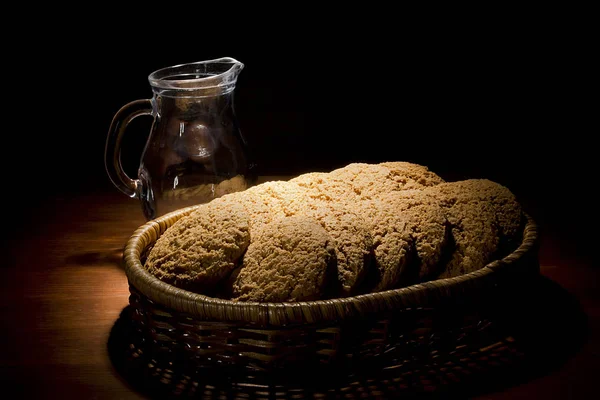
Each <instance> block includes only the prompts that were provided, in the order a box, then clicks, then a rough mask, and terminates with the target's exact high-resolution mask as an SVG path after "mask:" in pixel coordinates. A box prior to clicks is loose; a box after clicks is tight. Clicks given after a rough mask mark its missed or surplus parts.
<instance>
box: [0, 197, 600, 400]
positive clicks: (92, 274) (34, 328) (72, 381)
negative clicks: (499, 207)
mask: <svg viewBox="0 0 600 400" xmlns="http://www.w3.org/2000/svg"><path fill="white" fill-rule="evenodd" d="M42 220H43V221H44V223H43V224H38V223H34V221H42ZM9 221H15V222H18V223H19V226H20V227H21V229H19V230H17V231H16V232H11V235H10V236H8V235H5V236H7V237H6V238H5V239H4V240H3V247H5V248H6V249H5V250H3V251H4V254H8V258H7V260H8V262H6V261H5V263H4V265H2V269H1V271H2V274H3V275H2V280H1V282H2V283H1V285H2V290H0V299H1V300H0V304H1V307H2V312H1V314H0V315H1V318H2V330H1V332H2V341H1V343H2V351H1V352H0V368H1V369H2V372H1V377H2V382H3V389H4V391H5V392H9V393H11V392H12V393H14V392H15V391H16V393H17V396H16V397H18V398H49V397H52V398H83V399H135V398H143V396H142V395H141V394H139V393H137V392H136V391H135V390H133V388H132V387H131V386H130V385H129V384H128V383H127V382H126V381H125V380H124V379H122V378H121V377H120V375H119V374H118V373H117V372H116V371H115V369H114V368H113V365H112V364H111V362H110V360H109V357H108V354H107V340H108V337H109V333H110V330H111V328H112V327H113V325H114V324H115V322H116V321H117V319H118V317H119V314H120V313H121V311H122V310H123V309H124V307H126V306H127V304H128V285H127V279H126V277H125V272H124V271H123V268H122V266H121V262H120V261H121V260H120V257H121V249H122V247H123V246H124V244H125V242H126V241H127V239H128V237H129V236H130V235H131V233H133V231H134V230H135V229H136V228H137V227H139V226H140V225H142V224H143V223H144V222H145V221H144V219H143V216H142V213H141V210H140V207H139V204H138V202H137V200H133V199H130V198H127V197H126V196H124V195H121V194H120V193H118V192H116V190H113V191H110V190H108V191H104V192H100V193H89V194H84V195H76V196H75V195H64V196H61V197H55V198H53V199H52V200H50V201H48V202H46V203H45V205H44V206H42V207H38V208H37V209H35V210H33V211H32V212H31V213H30V214H29V215H27V216H25V215H23V216H22V215H13V216H12V218H9ZM563 239H564V238H562V237H559V236H553V235H552V234H547V235H545V236H544V237H543V240H542V247H541V250H540V261H541V264H542V273H543V274H544V275H545V276H547V277H548V278H550V279H551V280H553V281H554V282H556V283H558V284H559V285H560V286H562V287H563V288H564V289H566V290H567V291H568V292H569V293H571V294H573V295H574V296H575V297H576V298H577V299H578V300H579V302H580V304H581V307H582V308H583V310H584V311H585V313H586V314H587V316H588V324H589V329H590V333H589V337H588V338H587V341H586V343H585V344H584V345H583V347H582V348H581V349H580V350H578V352H577V353H576V354H575V355H573V356H572V357H570V358H569V359H568V360H567V361H566V362H564V363H562V365H561V366H559V367H558V368H557V369H555V370H554V371H551V372H549V373H547V374H546V375H545V376H542V377H538V378H535V379H532V380H531V381H529V382H525V383H522V384H519V385H518V386H515V387H510V388H506V389H505V390H502V391H501V392H494V393H486V394H483V395H481V396H480V397H478V398H481V399H504V398H507V399H530V398H545V399H563V398H575V399H588V398H590V393H593V392H592V391H593V390H595V389H596V388H597V379H598V371H600V295H599V293H598V291H597V290H596V284H597V283H598V282H599V279H598V278H599V276H600V274H599V269H598V268H593V267H592V265H591V262H590V261H585V260H578V259H573V258H571V255H572V253H571V252H568V251H567V250H566V247H565V246H566V244H564V242H563Z"/></svg>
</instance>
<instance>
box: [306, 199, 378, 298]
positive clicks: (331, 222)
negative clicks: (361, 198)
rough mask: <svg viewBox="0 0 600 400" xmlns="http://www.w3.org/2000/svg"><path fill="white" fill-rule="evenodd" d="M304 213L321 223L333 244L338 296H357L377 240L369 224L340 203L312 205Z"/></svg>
mask: <svg viewBox="0 0 600 400" xmlns="http://www.w3.org/2000/svg"><path fill="white" fill-rule="evenodd" d="M302 213H303V214H304V215H306V216H308V217H310V218H312V219H314V220H315V221H317V222H318V223H319V224H321V226H322V227H323V228H324V229H325V231H326V232H327V233H328V234H329V236H330V237H331V238H332V240H333V246H334V249H335V254H336V259H337V272H338V273H337V281H338V284H339V285H338V288H337V289H338V290H337V293H336V295H337V296H341V297H344V296H350V295H353V294H356V292H357V289H358V288H359V287H360V285H361V283H362V282H363V279H364V278H365V277H366V275H367V272H368V270H369V268H370V267H371V263H372V254H371V253H372V248H373V240H372V238H371V233H370V230H369V227H368V226H367V223H366V222H365V220H364V219H363V218H362V217H361V216H360V215H358V214H357V213H356V212H354V211H353V210H351V209H349V208H348V207H346V206H344V205H343V204H340V203H337V202H325V201H323V202H312V203H309V204H308V206H307V207H305V208H304V210H303V211H302Z"/></svg>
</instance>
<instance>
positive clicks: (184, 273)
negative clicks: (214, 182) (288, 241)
mask: <svg viewBox="0 0 600 400" xmlns="http://www.w3.org/2000/svg"><path fill="white" fill-rule="evenodd" d="M230 196H231V195H227V196H223V197H221V198H218V199H215V200H213V201H211V202H210V203H207V204H204V205H202V206H200V207H199V208H198V209H197V210H196V211H194V212H193V213H192V214H190V215H188V216H185V217H183V218H181V219H180V220H178V221H177V222H175V224H173V225H172V226H171V227H169V229H167V230H166V231H165V233H164V234H162V235H161V237H160V238H159V239H158V240H157V241H156V244H155V245H154V247H153V248H152V250H151V251H150V253H149V255H148V258H147V260H146V263H145V267H146V269H147V270H148V271H149V272H150V273H152V274H153V275H155V276H156V277H158V278H159V279H160V280H162V281H164V282H167V283H170V284H172V285H175V286H178V287H181V288H184V289H189V290H193V291H196V292H199V293H201V292H206V291H210V290H211V289H212V288H213V286H214V285H215V284H217V283H218V282H219V281H220V280H221V279H223V278H224V277H226V276H227V275H228V274H229V273H230V272H231V271H232V270H233V269H234V268H235V267H236V265H237V263H238V261H239V260H240V258H241V257H242V255H243V254H244V252H245V251H246V249H247V248H248V246H249V244H250V229H249V228H250V218H249V215H248V213H247V212H246V210H245V209H244V207H242V205H241V204H239V203H238V202H237V201H235V199H234V198H233V197H230Z"/></svg>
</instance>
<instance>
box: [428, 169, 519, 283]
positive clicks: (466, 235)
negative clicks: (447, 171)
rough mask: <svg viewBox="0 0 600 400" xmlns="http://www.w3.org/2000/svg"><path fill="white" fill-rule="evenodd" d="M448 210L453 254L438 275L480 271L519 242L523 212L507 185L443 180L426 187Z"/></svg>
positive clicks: (449, 275) (447, 275) (480, 180)
mask: <svg viewBox="0 0 600 400" xmlns="http://www.w3.org/2000/svg"><path fill="white" fill-rule="evenodd" d="M427 192H428V193H431V194H432V195H433V196H435V197H436V198H437V199H438V200H439V201H440V205H441V206H442V207H443V208H444V209H445V213H446V217H447V219H448V222H449V223H450V226H451V238H452V241H453V244H454V247H455V249H454V252H453V255H452V257H451V259H450V261H449V262H448V264H447V265H446V268H445V270H444V271H443V272H442V274H441V275H440V276H439V277H440V278H448V277H452V276H458V275H463V274H466V273H469V272H472V271H475V270H478V269H480V268H482V267H484V266H485V265H487V264H488V263H489V262H491V261H492V260H494V259H496V258H498V257H499V256H502V255H503V253H506V252H508V251H509V250H512V249H514V247H515V246H516V244H517V243H518V242H519V235H520V232H521V228H522V224H523V213H522V209H521V206H520V204H519V203H518V202H517V199H516V198H515V196H514V195H513V194H512V193H511V192H510V190H508V189H507V188H506V187H504V186H502V185H500V184H498V183H496V182H492V181H490V180H487V179H469V180H464V181H458V182H450V183H443V184H440V185H438V186H435V187H433V188H430V189H427Z"/></svg>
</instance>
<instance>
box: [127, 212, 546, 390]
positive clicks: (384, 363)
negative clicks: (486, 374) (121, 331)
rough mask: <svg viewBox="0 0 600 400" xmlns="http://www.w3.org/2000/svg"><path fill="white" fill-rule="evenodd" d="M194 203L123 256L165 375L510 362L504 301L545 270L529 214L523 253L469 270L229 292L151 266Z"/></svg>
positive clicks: (436, 372) (401, 369)
mask: <svg viewBox="0 0 600 400" xmlns="http://www.w3.org/2000/svg"><path fill="white" fill-rule="evenodd" d="M195 208H196V207H188V208H185V209H181V210H178V211H175V212H173V213H170V214H168V215H165V216H163V217H161V218H158V219H156V220H153V221H150V222H148V223H146V224H145V225H143V226H142V227H140V228H139V229H138V230H137V231H136V232H135V233H134V234H133V235H132V237H131V238H130V239H129V241H128V242H127V246H126V249H125V253H124V259H125V268H126V273H127V277H128V280H129V284H130V291H131V296H130V305H131V307H132V309H133V310H134V312H133V313H132V321H131V323H132V325H133V327H134V330H135V332H136V335H137V337H138V339H139V348H140V349H143V350H142V351H143V352H144V355H145V357H147V359H148V360H152V361H151V363H152V364H154V365H162V366H163V368H165V367H164V366H167V367H166V368H168V371H171V372H169V373H167V376H171V375H172V372H173V370H179V371H191V372H190V374H192V373H194V374H196V375H197V374H198V373H199V372H198V371H206V373H207V374H208V373H212V372H215V371H217V376H224V375H223V371H227V373H226V374H225V375H226V376H228V377H229V379H233V378H231V377H233V376H238V377H243V379H245V381H246V382H250V383H252V384H257V383H260V382H261V379H269V381H270V382H273V379H280V380H285V381H286V382H288V383H290V382H292V381H293V380H294V379H296V378H295V377H297V379H300V380H304V381H306V379H308V378H307V374H308V375H310V374H313V376H314V377H315V379H317V378H318V377H323V376H327V377H328V378H327V380H328V382H331V381H332V380H333V379H334V376H338V377H348V376H350V375H353V374H357V373H360V372H361V371H362V372H369V371H370V372H373V371H378V372H377V374H376V375H377V376H378V377H379V378H378V379H384V378H383V377H384V376H388V378H385V379H392V380H393V379H396V378H398V379H401V383H402V382H408V381H409V380H410V379H418V380H419V381H420V382H425V383H424V384H423V385H425V386H426V385H427V382H431V381H432V380H433V381H435V382H438V384H439V383H440V382H445V381H453V380H456V379H458V377H460V376H461V371H468V370H469V369H470V368H471V369H472V368H473V365H477V366H481V365H483V364H485V363H486V362H487V361H486V360H490V359H491V360H492V361H494V360H495V362H501V360H503V359H504V360H505V359H506V357H509V358H510V354H509V355H507V354H504V355H503V354H502V349H504V350H506V349H507V348H508V347H507V346H506V345H507V344H510V342H511V340H513V339H512V338H511V337H510V334H509V333H507V331H506V330H505V329H504V325H505V324H504V322H506V321H507V319H508V318H510V310H509V308H508V306H507V304H516V303H518V300H515V299H516V298H518V296H519V293H522V292H523V291H526V290H527V286H528V284H529V283H530V282H531V281H532V279H535V278H536V277H538V276H539V266H538V262H537V247H538V246H537V243H538V233H537V227H536V224H535V223H534V221H532V220H531V218H529V217H528V218H527V223H526V226H525V229H524V233H523V241H522V243H521V245H520V247H519V248H518V249H517V250H516V251H514V252H513V253H511V254H510V255H508V256H507V257H505V258H504V259H502V260H498V261H494V262H492V263H490V264H489V265H487V266H486V267H484V268H482V269H481V270H478V271H476V272H472V273H470V274H467V275H463V276H460V277H456V278H450V279H443V280H436V281H431V282H427V283H423V284H418V285H413V286H410V287H405V288H401V289H396V290H389V291H385V292H380V293H373V294H365V295H360V296H355V297H349V298H341V299H333V300H323V301H310V302H298V303H250V302H248V303H245V302H233V301H228V300H221V299H216V298H211V297H207V296H203V295H201V294H196V293H192V292H188V291H185V290H182V289H179V288H176V287H174V286H172V285H169V284H167V283H164V282H162V281H160V280H158V279H157V278H155V277H154V276H153V275H151V274H150V273H148V272H147V271H146V270H145V269H144V267H143V265H142V264H143V261H144V256H145V253H146V252H147V250H148V248H149V247H150V246H152V245H153V243H154V242H155V241H156V240H157V238H158V237H159V236H160V235H161V234H162V233H163V232H164V231H165V230H166V229H167V228H168V227H169V226H171V225H172V224H173V223H174V222H175V221H177V220H178V219H179V218H181V217H183V216H184V215H187V214H189V213H190V212H192V211H193V210H194V209H195ZM509 347H510V346H509ZM494 357H497V358H495V359H494ZM502 357H504V358H502ZM482 360H483V361H482ZM473 363H475V364H473ZM296 370H297V371H302V373H301V374H296V373H294V371H296ZM390 373H391V374H392V375H391V376H390V375H389V374H390ZM236 374H237V375H236ZM386 374H387V375H386ZM182 376H188V375H186V374H183V375H182ZM394 377H396V378H394ZM411 377H413V378H411ZM186 379H187V378H186ZM239 379H242V378H239ZM385 379H384V380H383V382H386V381H385ZM378 382H379V381H378ZM397 383H398V382H396V384H397Z"/></svg>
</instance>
